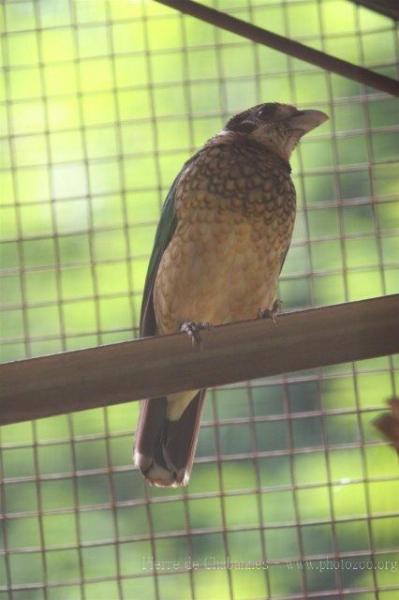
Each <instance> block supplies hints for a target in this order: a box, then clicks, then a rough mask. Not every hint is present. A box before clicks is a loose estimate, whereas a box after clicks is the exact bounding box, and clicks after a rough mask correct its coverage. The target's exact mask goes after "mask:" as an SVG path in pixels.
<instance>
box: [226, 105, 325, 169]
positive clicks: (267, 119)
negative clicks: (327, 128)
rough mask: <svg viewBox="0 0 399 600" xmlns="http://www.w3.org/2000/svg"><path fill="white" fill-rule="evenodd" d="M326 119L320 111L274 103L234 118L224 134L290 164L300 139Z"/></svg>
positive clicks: (229, 122) (227, 125)
mask: <svg viewBox="0 0 399 600" xmlns="http://www.w3.org/2000/svg"><path fill="white" fill-rule="evenodd" d="M327 119H328V116H327V115H326V114H325V113H323V112H321V111H320V110H298V109H297V108H295V107H294V106H290V105H289V104H279V103H277V102H273V103H267V104H258V105H257V106H253V107H252V108H249V109H248V110H245V111H244V112H241V113H239V114H238V115H235V116H234V117H232V118H231V119H230V120H229V121H228V122H227V124H226V126H225V128H224V132H226V133H227V132H230V131H232V132H235V133H241V134H244V135H246V136H248V137H249V138H251V139H253V140H256V141H257V142H258V143H261V144H263V145H264V146H266V147H267V148H269V149H270V150H271V151H272V152H275V153H276V154H277V155H278V156H280V157H281V158H283V159H284V160H287V161H288V160H289V158H290V156H291V152H292V151H293V149H294V148H295V146H296V145H297V143H298V142H299V140H300V139H301V137H302V136H303V135H305V133H308V131H311V130H312V129H314V128H315V127H318V126H319V125H321V124H322V123H324V121H327Z"/></svg>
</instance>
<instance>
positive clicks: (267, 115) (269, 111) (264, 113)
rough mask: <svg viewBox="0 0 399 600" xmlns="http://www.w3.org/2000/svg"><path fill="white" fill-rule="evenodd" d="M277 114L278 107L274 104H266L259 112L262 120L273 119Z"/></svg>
mask: <svg viewBox="0 0 399 600" xmlns="http://www.w3.org/2000/svg"><path fill="white" fill-rule="evenodd" d="M275 113H276V106H275V105H274V104H265V105H264V106H262V108H260V109H259V111H258V117H259V118H260V119H272V118H273V117H274V115H275Z"/></svg>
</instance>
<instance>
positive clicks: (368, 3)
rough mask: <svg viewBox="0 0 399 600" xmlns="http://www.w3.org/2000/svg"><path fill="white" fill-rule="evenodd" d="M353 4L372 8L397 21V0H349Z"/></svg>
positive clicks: (398, 7) (398, 9)
mask: <svg viewBox="0 0 399 600" xmlns="http://www.w3.org/2000/svg"><path fill="white" fill-rule="evenodd" d="M351 2H354V3H355V4H359V5H360V6H364V7H365V8H369V9H370V10H374V11H375V12H378V13H380V14H381V15H384V16H386V17H391V19H395V21H399V1H398V0H351Z"/></svg>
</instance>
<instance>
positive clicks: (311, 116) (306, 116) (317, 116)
mask: <svg viewBox="0 0 399 600" xmlns="http://www.w3.org/2000/svg"><path fill="white" fill-rule="evenodd" d="M328 118H329V117H328V115H326V113H323V112H321V110H300V111H298V112H297V113H296V114H295V115H293V116H292V117H290V118H289V126H290V128H291V129H295V130H299V131H301V135H304V134H305V133H308V131H311V130H312V129H315V128H316V127H318V126H319V125H321V124H322V123H324V122H325V121H327V120H328Z"/></svg>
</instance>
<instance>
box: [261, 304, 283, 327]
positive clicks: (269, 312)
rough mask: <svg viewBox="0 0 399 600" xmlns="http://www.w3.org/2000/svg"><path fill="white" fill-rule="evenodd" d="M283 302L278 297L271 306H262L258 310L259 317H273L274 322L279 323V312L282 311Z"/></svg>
mask: <svg viewBox="0 0 399 600" xmlns="http://www.w3.org/2000/svg"><path fill="white" fill-rule="evenodd" d="M282 305H283V303H282V302H281V300H279V299H278V298H277V299H276V300H275V301H274V302H273V306H272V307H271V308H260V309H259V310H258V319H272V321H273V323H274V324H276V323H277V319H276V317H277V314H278V313H279V312H280V310H281V307H282Z"/></svg>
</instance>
